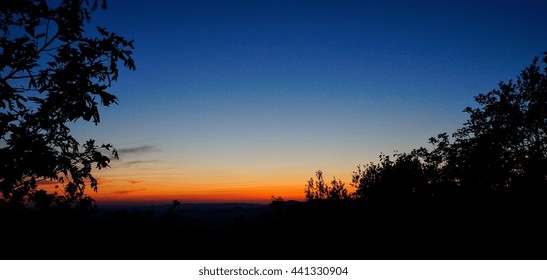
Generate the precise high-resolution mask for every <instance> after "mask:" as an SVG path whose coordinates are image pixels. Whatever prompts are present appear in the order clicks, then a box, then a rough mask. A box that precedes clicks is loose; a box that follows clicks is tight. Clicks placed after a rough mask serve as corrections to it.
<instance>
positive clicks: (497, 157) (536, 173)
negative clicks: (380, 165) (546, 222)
mask: <svg viewBox="0 0 547 280" xmlns="http://www.w3.org/2000/svg"><path fill="white" fill-rule="evenodd" d="M543 61H544V62H545V63H547V53H546V56H545V57H544V59H543ZM475 101H476V102H477V103H478V107H477V108H471V107H467V108H465V110H464V111H465V112H467V113H469V120H468V121H467V122H466V123H465V125H464V127H463V128H461V129H459V130H458V131H457V132H456V133H455V134H454V137H455V138H456V140H455V142H454V143H453V144H452V147H451V148H452V151H451V152H452V155H450V156H449V159H450V160H451V162H450V163H451V164H452V165H456V166H455V168H454V169H455V170H457V173H456V174H454V176H455V177H456V178H458V179H459V180H461V183H462V184H463V185H464V186H467V187H468V188H469V189H473V190H474V191H479V192H483V193H484V192H491V191H500V190H504V189H511V188H515V187H518V188H527V189H528V190H527V191H529V190H530V189H531V188H538V187H545V176H546V175H547V139H546V133H547V67H544V68H543V69H541V68H540V66H539V65H538V58H537V57H536V58H535V59H534V60H533V61H532V64H531V65H530V66H528V67H526V68H525V69H523V70H522V71H521V73H520V75H518V76H517V79H516V81H513V80H509V82H500V83H499V85H498V89H494V90H492V91H490V92H488V93H486V94H479V95H477V96H476V97H475Z"/></svg>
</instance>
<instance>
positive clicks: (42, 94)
mask: <svg viewBox="0 0 547 280" xmlns="http://www.w3.org/2000/svg"><path fill="white" fill-rule="evenodd" d="M97 6H98V0H95V1H94V2H89V1H88V0H63V1H60V2H58V6H51V2H50V1H46V0H18V1H2V3H1V4H0V193H1V196H0V198H2V200H3V201H5V202H10V203H24V202H33V203H35V204H36V205H51V204H52V203H64V204H69V205H70V204H74V203H78V202H82V201H88V202H89V201H90V197H89V196H88V195H87V194H86V192H85V190H86V187H91V188H92V189H93V190H95V191H96V190H97V187H98V182H97V179H96V178H95V177H94V176H93V175H92V170H93V169H94V168H99V169H100V168H105V167H108V166H109V162H110V156H113V157H115V158H117V156H118V154H117V152H116V150H115V149H114V148H113V147H112V145H110V144H102V145H98V144H96V143H95V141H94V140H93V139H90V140H87V141H85V142H83V143H80V141H79V140H78V139H75V138H74V136H73V135H72V134H71V129H70V127H69V124H70V123H74V122H77V121H84V122H92V123H94V124H95V125H97V124H98V123H99V122H100V114H99V107H100V106H101V105H102V106H105V107H108V106H110V105H112V104H116V103H117V97H116V96H115V95H114V94H112V93H110V92H108V91H107V89H108V88H109V87H110V86H111V84H112V82H113V81H116V80H117V79H118V74H119V66H120V64H121V65H123V66H124V67H126V68H128V69H129V70H135V63H134V61H133V59H132V57H131V55H132V51H133V49H134V46H133V41H132V40H127V39H125V38H124V37H122V36H119V35H117V34H116V33H112V32H109V31H107V30H106V29H105V28H103V27H96V28H95V29H94V30H93V29H89V28H86V26H87V25H88V24H89V23H90V22H91V15H92V13H93V12H95V10H96V8H97ZM101 6H102V7H103V8H106V2H105V1H103V2H102V5H101ZM106 152H110V153H112V154H111V155H110V156H109V155H108V154H105V153H106ZM41 182H47V183H49V184H55V188H56V189H57V190H59V191H60V192H57V191H55V192H47V191H45V190H43V189H42V188H40V187H39V185H40V183H41Z"/></svg>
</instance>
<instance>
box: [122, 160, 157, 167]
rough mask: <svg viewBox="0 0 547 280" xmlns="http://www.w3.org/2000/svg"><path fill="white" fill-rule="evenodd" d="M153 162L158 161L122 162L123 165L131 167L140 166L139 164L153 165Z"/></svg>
mask: <svg viewBox="0 0 547 280" xmlns="http://www.w3.org/2000/svg"><path fill="white" fill-rule="evenodd" d="M154 162H158V160H132V161H128V162H124V163H123V165H125V166H132V165H136V164H141V163H154Z"/></svg>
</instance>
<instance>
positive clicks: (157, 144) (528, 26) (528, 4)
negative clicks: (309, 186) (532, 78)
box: [73, 1, 547, 204]
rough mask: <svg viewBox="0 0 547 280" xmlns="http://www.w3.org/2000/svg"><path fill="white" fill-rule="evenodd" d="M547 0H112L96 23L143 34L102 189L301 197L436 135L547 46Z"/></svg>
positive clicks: (116, 115)
mask: <svg viewBox="0 0 547 280" xmlns="http://www.w3.org/2000/svg"><path fill="white" fill-rule="evenodd" d="M546 8H547V4H546V3H545V2H542V1H525V2H519V3H518V4H517V3H515V2H511V1H501V2H500V1H480V2H477V1H464V2H456V1H448V2H446V1H441V2H439V1H426V2H406V1H386V2H383V1H382V2H377V3H376V2H367V1H344V2H340V3H339V2H328V1H311V2H310V1H275V2H267V1H229V2H226V1H138V2H134V3H132V4H131V5H127V3H125V2H124V1H110V2H108V8H107V9H106V10H98V11H96V12H95V13H94V14H93V16H94V18H93V19H92V21H91V24H90V26H93V25H98V26H106V27H108V29H109V30H111V31H113V32H116V33H118V34H121V35H123V36H125V37H127V38H129V39H134V40H135V50H134V55H133V57H134V59H135V62H136V67H137V70H136V71H127V70H126V69H120V71H121V73H120V78H119V81H117V82H116V83H113V85H112V90H111V92H112V93H114V94H115V95H116V96H118V98H119V100H118V103H119V104H118V105H113V106H111V107H109V108H101V111H100V112H101V123H100V124H99V125H97V126H94V125H93V124H91V123H83V122H80V121H79V122H76V124H74V129H73V131H74V133H75V135H77V136H78V137H77V138H78V139H82V140H84V139H88V138H93V139H96V140H97V142H104V143H111V144H112V145H113V146H114V147H115V148H117V149H118V150H119V152H120V160H113V161H112V162H111V168H109V169H107V170H101V171H100V172H98V173H96V175H97V177H98V178H100V182H101V183H100V185H99V189H98V191H97V193H92V197H93V198H95V199H96V200H97V202H98V203H99V204H100V203H102V202H107V201H108V202H113V201H119V202H120V203H123V202H124V201H125V200H130V201H132V202H137V201H140V200H142V201H143V202H145V203H147V202H148V201H154V202H166V203H169V202H170V201H172V200H173V199H178V200H179V201H181V202H199V201H207V202H225V201H232V202H259V203H268V202H269V201H270V199H271V196H272V195H275V196H281V197H283V198H284V199H295V200H304V192H303V190H304V187H305V184H306V181H307V180H308V179H309V178H310V177H312V176H313V175H314V173H315V171H317V170H322V171H323V172H324V173H325V178H326V179H329V180H330V179H332V177H336V178H340V179H342V180H343V181H344V182H345V183H346V184H347V185H348V187H349V183H350V182H351V174H352V172H353V171H354V170H356V167H357V165H359V164H361V165H363V164H368V163H369V162H377V161H378V156H379V155H380V153H384V154H388V155H390V154H392V153H393V152H394V151H399V152H408V151H410V150H411V149H413V148H416V147H421V146H423V147H429V146H428V143H427V139H428V138H429V137H433V136H436V135H437V134H439V133H442V132H447V133H452V132H454V131H455V130H456V129H457V128H459V127H460V126H461V125H462V124H463V123H464V122H465V120H466V118H467V114H466V113H464V112H462V111H463V109H464V108H465V107H467V106H469V105H471V104H472V102H473V96H475V95H477V94H479V93H485V92H487V91H489V90H491V89H492V88H493V87H495V86H496V85H497V83H498V82H500V81H505V80H508V79H511V78H513V77H514V76H515V75H516V74H518V72H519V71H520V69H521V68H523V67H524V66H526V65H527V64H528V63H529V61H531V59H532V58H533V57H534V56H538V55H541V54H542V53H543V52H544V51H545V50H546V47H545V46H546V45H547V37H546V36H540V34H543V32H544V30H545V29H546V28H547V20H546V19H545V16H544V15H545V13H544V11H545V9H546Z"/></svg>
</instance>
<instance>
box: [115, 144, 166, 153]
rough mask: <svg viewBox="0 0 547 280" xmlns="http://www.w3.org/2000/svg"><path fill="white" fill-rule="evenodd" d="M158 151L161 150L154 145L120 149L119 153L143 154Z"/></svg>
mask: <svg viewBox="0 0 547 280" xmlns="http://www.w3.org/2000/svg"><path fill="white" fill-rule="evenodd" d="M157 151H159V150H158V149H157V148H156V147H154V146H152V145H144V146H137V147H131V148H123V149H119V150H118V153H119V154H141V153H148V152H157Z"/></svg>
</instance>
